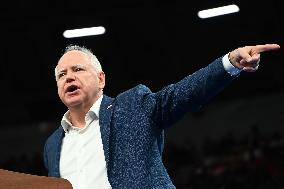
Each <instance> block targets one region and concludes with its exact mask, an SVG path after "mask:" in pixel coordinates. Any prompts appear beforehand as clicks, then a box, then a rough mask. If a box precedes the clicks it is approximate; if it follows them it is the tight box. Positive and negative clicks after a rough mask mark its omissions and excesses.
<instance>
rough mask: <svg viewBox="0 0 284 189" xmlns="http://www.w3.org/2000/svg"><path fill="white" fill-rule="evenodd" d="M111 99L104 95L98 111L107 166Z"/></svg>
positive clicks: (111, 110) (111, 109) (111, 108)
mask: <svg viewBox="0 0 284 189" xmlns="http://www.w3.org/2000/svg"><path fill="white" fill-rule="evenodd" d="M113 100H114V99H113V98H110V97H108V96H106V95H104V96H103V100H102V103H101V106H100V112H99V123H100V130H101V137H102V143H103V148H104V155H105V160H106V166H107V168H108V163H109V137H110V121H111V115H112V112H113V106H114V104H113Z"/></svg>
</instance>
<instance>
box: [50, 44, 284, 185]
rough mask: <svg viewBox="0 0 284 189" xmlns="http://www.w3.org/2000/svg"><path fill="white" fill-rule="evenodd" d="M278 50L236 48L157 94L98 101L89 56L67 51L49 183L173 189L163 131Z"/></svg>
mask: <svg viewBox="0 0 284 189" xmlns="http://www.w3.org/2000/svg"><path fill="white" fill-rule="evenodd" d="M279 48H280V47H279V45H277V44H266V45H256V46H245V47H242V48H238V49H235V50H234V51H232V52H230V53H228V54H226V55H225V56H223V57H220V58H218V59H216V60H215V61H213V62H212V63H211V64H209V65H208V66H207V67H205V68H202V69H200V70H198V71H197V72H195V73H193V74H192V75H189V76H187V77H185V78H184V79H182V80H181V81H179V82H177V83H176V84H172V85H169V86H166V87H164V88H163V89H161V90H160V91H158V92H156V93H152V92H151V91H150V90H149V89H148V88H147V87H146V86H144V85H138V86H136V87H134V88H132V89H130V90H128V91H126V92H123V93H121V94H119V95H118V96H117V97H115V98H110V97H108V96H106V95H104V94H103V88H104V86H105V74H104V72H103V71H102V68H101V65H100V63H99V61H98V60H97V58H96V57H95V56H94V55H93V54H92V52H91V51H89V50H88V49H86V48H83V47H79V46H69V47H67V49H66V51H65V53H64V54H63V56H62V57H61V58H60V60H59V62H58V65H57V66H56V69H55V75H56V81H57V87H58V95H59V97H60V99H61V100H62V102H63V103H64V104H65V105H66V106H67V107H68V111H67V112H66V113H65V114H64V116H63V118H62V121H61V126H60V127H59V128H58V129H57V130H56V131H55V132H54V133H53V134H52V135H51V136H50V137H49V138H48V140H47V142H46V145H45V148H44V160H45V166H46V168H47V169H48V174H49V176H52V177H62V178H65V179H67V180H69V181H70V182H71V183H72V186H73V188H74V189H96V188H99V189H105V188H125V189H130V188H135V189H139V188H155V189H167V188H175V187H174V185H173V184H172V182H171V180H170V178H169V176H168V174H167V171H166V169H165V167H164V165H163V162H162V151H163V134H164V129H166V128H167V127H169V126H171V125H173V124H174V123H175V122H176V121H177V120H178V119H180V118H181V117H182V116H183V115H184V114H185V113H186V112H188V111H194V110H197V109H198V108H200V107H201V106H202V105H203V104H204V103H206V102H207V101H208V100H209V99H210V98H211V97H213V96H215V95H216V94H217V93H218V92H219V91H220V90H222V89H223V88H224V87H225V86H226V85H227V84H229V83H230V82H231V81H232V80H234V79H235V78H236V77H238V76H239V75H240V72H241V71H246V72H254V71H256V70H257V68H258V66H259V60H260V53H261V52H265V51H269V50H275V49H279Z"/></svg>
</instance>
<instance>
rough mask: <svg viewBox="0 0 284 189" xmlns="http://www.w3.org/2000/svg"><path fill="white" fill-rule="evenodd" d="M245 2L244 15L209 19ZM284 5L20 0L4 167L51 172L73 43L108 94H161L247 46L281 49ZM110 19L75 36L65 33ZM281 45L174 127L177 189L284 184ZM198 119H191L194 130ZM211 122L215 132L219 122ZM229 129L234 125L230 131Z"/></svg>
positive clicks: (7, 20)
mask: <svg viewBox="0 0 284 189" xmlns="http://www.w3.org/2000/svg"><path fill="white" fill-rule="evenodd" d="M231 3H235V4H237V5H238V6H239V7H240V12H238V13H235V14H229V15H225V16H220V17H213V18H209V19H203V20H202V19H199V18H198V16H197V12H198V11H199V10H202V9H207V8H213V7H217V6H223V5H228V4H231ZM283 4H284V3H283V1H280V0H271V1H263V0H260V1H256V0H251V1H245V0H239V1H217V2H215V1H209V0H206V1H204V0H200V1H169V0H165V1H160V0H156V1H155V0H153V1H139V0H137V1H130V0H123V1H105V2H104V1H74V0H70V1H68V2H64V1H55V0H51V1H35V0H29V1H19V0H16V1H10V2H7V5H6V6H5V7H4V6H2V7H1V8H0V22H1V30H0V41H1V45H0V81H1V93H0V97H1V101H0V107H1V111H0V113H1V116H0V128H1V133H0V147H1V155H0V168H5V169H9V170H15V171H20V172H26V173H32V174H38V175H45V174H46V172H45V170H44V168H43V167H42V157H41V153H42V148H43V144H44V141H45V139H46V138H47V137H48V135H49V134H50V133H51V132H52V131H53V130H54V129H55V128H57V127H58V126H59V122H60V120H61V118H62V115H63V113H64V112H65V111H66V108H65V107H64V106H63V104H61V102H60V100H59V98H58V97H57V90H56V83H55V79H54V68H55V66H56V64H57V61H58V59H59V57H60V56H61V54H62V52H63V50H64V48H65V46H66V45H69V44H78V45H83V46H86V47H88V48H90V49H92V50H93V52H94V53H95V55H96V56H97V57H98V59H99V60H100V62H101V64H102V66H103V70H104V72H105V73H106V88H105V94H107V95H109V96H116V95H117V94H119V93H120V92H123V91H124V90H126V89H129V88H131V87H134V86H135V85H137V84H140V83H143V84H146V85H147V86H148V87H149V88H151V89H152V91H153V92H155V91H157V90H159V89H161V88H162V87H163V86H165V85H167V84H171V83H174V82H177V81H178V80H180V79H182V78H183V77H185V76H186V75H188V74H191V73H193V72H194V71H195V70H197V69H199V68H201V67H204V66H206V65H208V64H209V63H210V62H211V61H213V60H214V59H216V58H218V57H220V56H223V55H224V54H226V53H227V52H229V51H231V50H233V49H235V48H237V47H240V46H245V45H255V44H265V43H278V44H279V45H280V46H283V33H284V22H283V19H282V17H283V14H284V13H283V10H282V9H283ZM101 25H102V26H104V27H105V28H106V33H105V34H104V35H101V36H90V37H82V38H73V39H66V38H64V37H63V35H62V33H63V31H64V30H66V29H74V28H82V27H92V26H101ZM283 60H284V57H283V52H282V50H281V49H280V50H279V51H273V52H265V53H263V54H262V55H261V65H260V68H259V70H258V71H257V72H256V73H250V74H248V73H242V74H241V77H239V78H238V80H236V81H235V82H234V83H233V84H232V85H230V86H229V87H227V88H226V90H224V91H223V92H222V93H221V94H219V95H218V96H217V97H215V98H214V99H213V100H212V103H211V104H210V105H208V108H204V109H202V110H201V111H200V112H197V113H189V114H188V115H186V116H185V118H184V119H183V120H181V122H179V123H177V126H176V127H173V128H171V129H169V130H167V131H166V132H167V138H166V146H165V156H164V161H165V165H166V167H167V169H168V171H169V174H170V175H171V176H172V178H173V181H174V183H175V184H176V186H177V188H194V189H199V188H246V187H248V188H281V187H282V188H283V181H281V180H282V179H283V177H284V175H283V169H284V161H283V159H284V158H283V152H284V147H283V130H284V129H283V128H282V127H283V122H282V121H281V118H282V117H283V115H284V111H283V106H282V105H283V102H282V101H283V98H282V97H284V96H283V94H284V93H283V92H284V90H283V84H284V79H283V73H284V72H283V69H284V64H283ZM188 125H190V127H187V126H188ZM212 128H213V129H212ZM228 128H230V129H228Z"/></svg>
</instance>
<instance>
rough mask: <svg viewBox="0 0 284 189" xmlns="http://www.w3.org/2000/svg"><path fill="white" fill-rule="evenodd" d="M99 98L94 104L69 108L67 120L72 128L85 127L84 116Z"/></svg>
mask: <svg viewBox="0 0 284 189" xmlns="http://www.w3.org/2000/svg"><path fill="white" fill-rule="evenodd" d="M99 98H100V96H99V97H98V98H96V99H95V101H94V102H90V103H88V105H87V104H84V105H80V106H76V107H69V120H70V122H71V123H72V125H73V126H74V127H79V128H83V127H84V126H85V124H86V122H85V116H86V114H87V113H88V111H89V110H90V109H91V107H92V106H93V104H94V103H95V102H96V101H97V100H98V99H99Z"/></svg>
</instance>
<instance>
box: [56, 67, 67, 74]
mask: <svg viewBox="0 0 284 189" xmlns="http://www.w3.org/2000/svg"><path fill="white" fill-rule="evenodd" d="M64 71H66V68H61V69H57V73H61V72H64Z"/></svg>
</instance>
